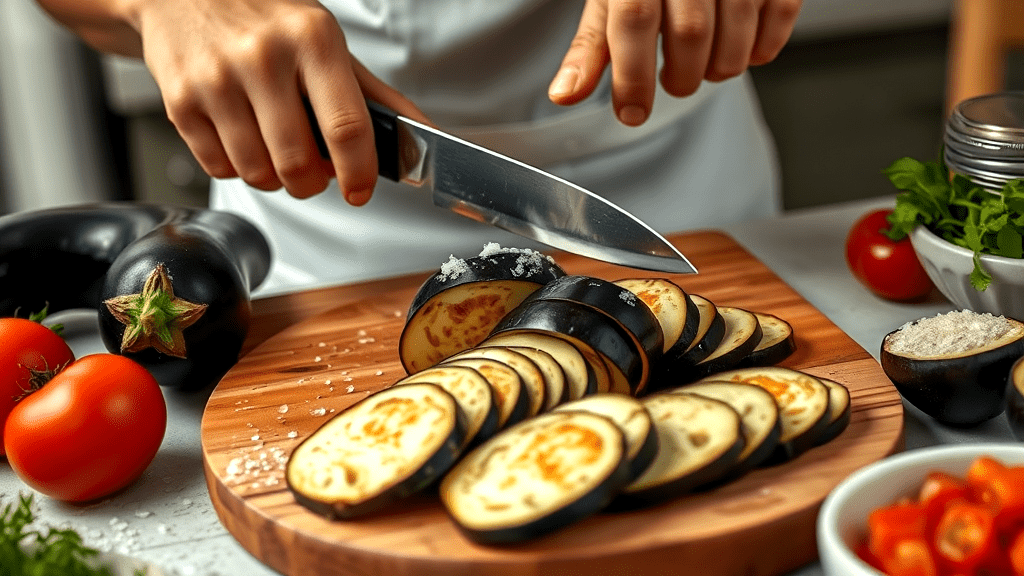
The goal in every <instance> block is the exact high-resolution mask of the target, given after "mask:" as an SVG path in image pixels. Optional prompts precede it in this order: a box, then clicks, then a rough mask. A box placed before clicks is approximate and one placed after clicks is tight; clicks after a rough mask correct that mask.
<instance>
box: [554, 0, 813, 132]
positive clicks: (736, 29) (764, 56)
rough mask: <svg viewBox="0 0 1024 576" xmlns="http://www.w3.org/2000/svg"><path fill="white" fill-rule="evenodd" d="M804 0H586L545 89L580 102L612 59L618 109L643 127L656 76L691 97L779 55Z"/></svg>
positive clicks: (563, 101)
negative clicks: (707, 84) (659, 63)
mask: <svg viewBox="0 0 1024 576" xmlns="http://www.w3.org/2000/svg"><path fill="white" fill-rule="evenodd" d="M801 2H802V0H587V3H586V5H585V6H584V8H583V14H582V16H581V17H580V24H579V28H578V29H577V32H576V36H575V38H574V39H573V42H572V45H571V46H570V48H569V50H568V52H566V55H565V58H564V59H563V60H562V66H561V68H560V69H559V70H558V73H557V74H556V75H555V78H554V80H553V81H552V83H551V86H550V88H549V89H548V95H549V97H550V99H551V101H552V102H555V103H557V104H566V105H568V104H575V103H577V102H579V101H580V100H582V99H584V98H586V97H587V96H589V95H590V94H591V93H592V92H593V91H594V88H596V87H597V84H598V81H599V80H600V78H601V74H602V73H603V72H604V69H605V67H606V66H608V65H609V64H610V65H611V74H612V105H613V107H614V109H615V114H616V116H617V117H618V118H619V121H621V122H622V123H623V124H626V125H628V126H638V125H640V124H643V123H644V121H646V120H647V116H648V115H649V114H650V111H651V106H652V105H653V104H654V92H655V82H657V81H659V80H660V82H661V85H662V87H663V88H664V89H665V91H666V92H668V93H669V94H672V95H673V96H688V95H690V94H693V93H694V92H695V91H696V90H697V88H698V87H699V86H700V83H701V81H702V80H709V81H713V82H717V81H722V80H726V79H728V78H732V77H734V76H737V75H739V74H741V73H743V71H745V70H746V69H747V68H748V67H750V66H756V65H760V64H765V63H767V62H770V61H772V60H773V59H775V57H776V56H777V55H778V54H779V52H780V51H781V50H782V47H783V46H784V45H785V44H786V42H787V41H788V40H789V36H790V34H791V33H792V31H793V24H794V23H795V22H796V18H797V14H798V13H799V11H800V6H801ZM659 35H660V36H661V50H662V54H663V57H664V65H663V67H662V69H661V72H660V74H658V73H656V72H657V71H656V68H657V56H658V53H657V51H658V37H659Z"/></svg>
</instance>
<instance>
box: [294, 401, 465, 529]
mask: <svg viewBox="0 0 1024 576" xmlns="http://www.w3.org/2000/svg"><path fill="white" fill-rule="evenodd" d="M465 433H466V431H465V426H464V423H463V419H462V415H461V413H460V411H459V405H458V403H457V402H456V401H455V398H453V397H452V395H451V394H449V393H448V392H445V391H444V389H442V388H441V387H439V386H436V385H434V384H428V383H421V384H409V385H407V386H393V387H391V388H387V389H384V390H381V391H380V392H377V393H375V394H372V395H370V396H368V397H366V398H364V399H363V400H360V401H359V402H357V403H355V404H353V405H352V406H350V407H349V408H347V409H345V410H344V411H342V412H340V413H338V414H336V415H335V416H333V417H332V418H331V419H330V420H328V421H326V422H324V424H323V425H321V426H320V427H319V428H318V429H317V430H316V431H315V432H313V433H312V434H311V435H310V436H309V437H307V438H306V439H305V440H303V441H302V442H301V443H300V444H299V445H298V446H297V447H296V448H295V450H293V451H292V453H291V456H289V458H288V462H287V464H286V466H285V480H286V482H287V485H288V489H289V490H290V491H291V492H292V494H293V496H294V497H295V500H296V501H297V502H298V503H299V504H301V505H303V506H305V507H306V508H309V509H310V510H312V511H314V512H316V513H318V514H322V515H324V516H327V517H328V518H332V519H333V518H352V517H356V516H361V515H364V514H368V513H370V512H374V511H377V510H380V509H382V508H384V507H386V506H388V505H390V504H393V503H394V502H396V501H397V500H400V499H402V498H405V497H407V496H409V495H411V494H414V493H416V492H418V491H420V490H423V489H424V488H426V487H427V486H430V485H431V484H433V483H434V482H435V481H437V479H438V478H440V477H441V476H442V475H443V474H444V473H445V472H447V471H448V469H449V468H451V467H452V466H453V465H454V464H455V462H456V460H458V458H459V456H460V454H461V451H462V447H463V445H464V443H465Z"/></svg>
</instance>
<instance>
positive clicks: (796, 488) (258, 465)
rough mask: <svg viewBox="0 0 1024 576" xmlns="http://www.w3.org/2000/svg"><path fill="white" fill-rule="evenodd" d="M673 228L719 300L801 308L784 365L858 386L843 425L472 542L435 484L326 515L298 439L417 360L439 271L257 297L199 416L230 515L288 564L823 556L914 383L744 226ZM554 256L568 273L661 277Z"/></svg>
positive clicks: (785, 314) (400, 570)
mask: <svg viewBox="0 0 1024 576" xmlns="http://www.w3.org/2000/svg"><path fill="white" fill-rule="evenodd" d="M670 240H672V242H673V243H674V244H675V245H677V246H678V247H679V248H680V249H681V250H682V251H683V253H685V254H686V255H687V257H688V258H689V259H690V261H691V262H693V264H694V265H695V266H697V268H698V270H699V271H700V273H699V274H697V275H689V276H668V277H669V278H671V279H673V280H675V281H676V282H678V283H679V284H680V285H681V286H682V287H683V288H684V289H685V290H687V291H688V292H690V293H695V294H700V295H703V296H705V297H707V298H709V299H711V300H712V301H714V302H715V303H716V304H722V305H730V306H739V307H744V308H747V309H749V310H757V311H763V312H770V313H772V314H775V315H777V316H779V317H781V318H783V319H785V320H787V321H789V322H790V323H791V324H792V325H793V328H794V332H795V337H796V341H797V346H798V348H797V351H796V353H794V354H793V355H792V356H791V357H790V358H788V359H787V360H786V361H785V362H783V363H782V365H784V366H789V367H793V368H797V369H801V370H804V371H806V372H809V373H811V374H816V375H819V376H824V377H828V378H831V379H833V380H836V381H838V382H841V383H843V384H845V385H846V386H847V387H848V388H849V389H850V391H851V395H852V408H853V413H852V418H851V423H850V425H849V427H848V428H847V430H846V431H845V432H844V433H843V434H842V435H841V436H839V437H838V438H837V439H835V440H833V441H832V442H830V443H828V444H826V445H824V446H820V447H817V448H814V449H812V450H811V451H809V452H807V453H805V454H804V455H802V456H800V457H798V458H797V459H795V460H793V461H791V462H789V463H786V464H782V465H778V466H774V467H770V468H762V469H757V470H755V471H753V472H751V473H749V474H747V475H745V476H743V477H741V478H739V479H737V480H735V481H733V482H731V483H729V484H726V485H724V486H721V487H718V488H716V489H714V490H710V491H705V492H700V493H695V494H688V495H682V496H680V497H679V498H678V499H676V500H674V501H671V502H667V503H665V504H664V505H661V506H657V507H653V508H648V509H644V510H636V511H629V512H604V513H600V514H598V515H596V516H593V517H591V518H588V519H586V520H583V521H581V522H578V523H577V524H574V525H572V526H570V527H568V528H566V529H564V530H562V531H559V532H556V533H554V534H551V535H549V536H546V537H543V538H540V539H538V540H535V541H531V542H528V543H525V544H522V545H517V546H513V547H502V548H495V547H484V546H479V545H475V544H473V543H471V542H469V541H468V540H466V539H465V538H464V537H463V536H462V535H461V534H460V533H459V532H458V530H457V529H456V528H455V526H454V525H453V524H452V522H451V521H450V520H449V519H448V517H447V515H446V514H445V512H444V510H443V508H442V507H441V505H440V504H439V502H438V500H437V498H436V496H435V495H431V494H424V495H421V496H417V497H414V498H411V499H409V500H408V501H405V502H402V503H401V504H399V505H396V506H395V507H393V508H392V509H390V510H389V511H387V512H386V513H382V514H378V515H374V516H371V517H367V518H364V519H360V520H356V521H331V520H328V519H325V518H322V517H319V516H317V515H315V514H313V513H311V512H309V511H307V510H306V509H305V508H303V507H301V506H300V505H298V504H297V503H296V502H295V500H294V499H293V498H292V496H291V494H290V493H289V491H288V489H287V487H286V485H285V482H284V463H285V461H286V459H287V456H288V454H289V453H290V451H291V450H292V449H293V448H294V447H295V446H296V445H297V444H298V442H299V441H300V440H302V439H303V438H304V437H306V436H307V435H308V434H310V433H312V432H313V431H314V430H315V429H316V428H317V427H318V426H320V425H321V424H322V423H323V422H325V421H326V420H327V419H328V418H330V417H331V416H332V415H333V414H336V413H338V412H339V411H341V410H344V409H345V408H346V407H347V406H349V405H351V404H352V403H354V402H356V401H357V400H360V399H362V398H364V397H366V396H367V395H368V394H370V393H372V392H374V391H377V390H380V389H381V388H384V387H386V386H389V385H390V384H391V383H393V382H395V381H396V380H398V379H399V378H400V377H401V376H403V375H404V371H403V370H402V368H401V364H400V362H399V360H398V353H397V348H398V337H399V334H400V332H401V329H402V326H403V324H404V320H405V312H406V309H407V307H408V305H409V303H410V301H411V299H412V296H413V294H414V293H415V291H416V289H417V288H418V287H419V285H420V283H422V281H423V280H424V279H425V278H426V277H427V275H428V274H429V273H428V272H425V273H423V274H415V275H411V276H404V277H400V278H394V279H388V280H382V281H375V282H369V283H363V284H353V285H347V286H339V287H335V288H324V289H320V290H314V291H310V292H304V293H299V294H291V295H286V296H279V297H275V298H268V299H265V300H257V301H255V302H254V313H255V318H256V320H255V322H254V325H253V330H252V334H251V335H250V338H249V341H248V343H247V346H246V350H247V353H246V354H245V355H244V356H243V357H242V359H241V360H240V361H239V363H238V364H237V365H236V366H235V367H234V368H233V369H232V370H231V371H230V372H229V373H228V374H227V376H226V377H225V378H224V379H223V380H222V381H221V382H220V383H219V385H218V386H217V387H216V389H215V390H214V391H213V393H212V395H211V397H210V400H209V403H208V405H207V407H206V411H205V413H204V416H203V420H202V429H201V436H202V441H203V458H204V465H205V469H206V478H207V483H208V486H209V489H210V497H211V500H212V501H213V505H214V507H215V509H216V510H217V513H218V515H219V517H220V520H221V521H222V522H223V524H224V525H225V527H226V528H227V530H228V531H229V532H230V533H231V534H232V535H233V536H234V537H235V538H236V539H237V540H238V541H239V542H240V543H241V544H242V546H244V547H245V548H246V549H247V550H248V551H249V552H251V553H252V554H253V555H254V556H255V557H256V558H258V559H260V560H261V561H263V562H264V563H266V564H267V565H269V566H270V567H272V568H274V569H275V570H278V571H280V572H282V573H284V574H287V575H289V576H299V575H307V574H308V575H313V574H317V575H328V574H331V575H334V574H337V575H346V576H354V575H385V574H387V575H401V576H406V575H408V576H413V575H416V576H429V575H442V574H443V575H454V574H474V575H480V574H509V575H511V574H516V575H528V574H553V575H561V574H565V575H570V574H580V575H583V574H587V575H591V574H593V575H601V574H609V575H612V574H614V575H619V574H621V575H629V576H645V575H663V574H702V575H735V574H746V575H774V574H781V573H785V572H787V571H789V570H793V569H795V568H797V567H799V566H800V565H802V564H805V563H807V562H809V561H812V560H813V559H814V558H815V557H816V546H815V534H814V523H815V519H816V516H817V511H818V508H819V506H820V504H821V502H822V501H823V500H824V498H825V496H826V495H827V494H828V492H829V491H830V490H831V489H832V488H833V487H834V486H835V485H836V484H838V483H839V482H840V481H841V480H842V479H843V478H845V477H846V476H848V475H849V474H850V473H851V472H853V471H854V470H856V469H857V468H860V467H862V466H864V465H866V464H869V463H871V462H874V461H876V460H878V459H880V458H882V457H885V456H887V455H889V454H892V453H893V452H895V451H897V450H899V449H901V448H902V441H903V408H902V404H901V402H900V396H899V394H898V393H897V392H896V390H895V388H894V387H893V386H892V384H891V382H890V381H889V380H888V378H887V377H886V376H885V374H884V372H882V369H881V367H880V366H879V365H878V363H877V362H876V361H875V360H874V359H873V358H872V357H871V356H870V354H868V353H867V352H866V351H865V350H864V349H863V348H861V347H860V346H859V345H858V344H857V343H856V342H854V341H853V340H852V339H851V338H850V337H849V336H847V335H846V334H845V333H843V332H842V331H841V330H840V329H839V328H838V327H837V326H836V325H835V324H833V323H832V322H831V321H829V320H828V319H827V318H825V316H824V315H822V314H821V313H820V312H819V311H818V310H816V309H815V308H814V307H813V306H811V305H810V304H809V303H808V302H807V301H805V300H804V299H803V298H802V297H800V295H799V294H797V293H796V292H795V291H794V290H793V289H792V288H790V287H789V286H788V285H787V284H785V283H784V282H783V281H782V280H781V279H779V278H778V277H777V276H776V275H775V274H773V273H772V272H771V270H769V269H768V268H767V267H765V266H764V265H763V264H762V263H761V262H760V261H758V260H757V259H756V258H754V257H753V256H752V255H751V254H750V253H749V252H747V251H746V250H744V249H743V248H742V247H741V246H739V244H737V243H736V242H735V241H734V240H733V239H732V238H730V237H729V236H727V235H725V234H723V233H720V232H717V231H698V232H691V233H686V234H679V235H674V236H672V237H670ZM553 255H554V256H555V258H556V260H557V261H558V262H559V264H561V265H562V267H563V268H564V269H565V270H566V272H568V273H570V274H590V275H593V276H597V277H600V278H604V279H609V280H614V279H618V278H624V277H632V276H660V274H658V273H649V272H639V271H636V270H631V269H627V268H621V267H617V266H613V265H609V264H603V263H600V262H595V261H592V260H588V259H585V258H581V257H576V256H573V255H569V254H564V253H554V254H553ZM462 256H472V254H465V255H462Z"/></svg>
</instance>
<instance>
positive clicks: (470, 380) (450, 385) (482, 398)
mask: <svg viewBox="0 0 1024 576" xmlns="http://www.w3.org/2000/svg"><path fill="white" fill-rule="evenodd" d="M420 382H429V383H431V384H436V385H438V386H440V387H441V388H443V389H444V390H445V391H446V392H448V393H449V394H451V395H452V397H454V398H455V401H456V402H458V404H459V408H460V409H462V413H463V415H464V416H465V424H466V444H474V443H479V442H481V441H483V440H486V439H487V438H490V437H491V436H493V435H494V433H495V432H497V431H498V405H497V404H496V403H495V402H494V390H493V389H492V388H491V384H490V383H489V382H488V381H487V379H486V378H484V377H483V375H481V374H480V373H479V372H477V371H476V370H474V369H472V368H469V367H468V366H431V367H430V368H427V369H426V370H420V371H419V372H417V373H415V374H412V375H409V376H406V377H405V378H402V379H401V380H399V381H398V382H395V386H404V385H407V384H415V383H420Z"/></svg>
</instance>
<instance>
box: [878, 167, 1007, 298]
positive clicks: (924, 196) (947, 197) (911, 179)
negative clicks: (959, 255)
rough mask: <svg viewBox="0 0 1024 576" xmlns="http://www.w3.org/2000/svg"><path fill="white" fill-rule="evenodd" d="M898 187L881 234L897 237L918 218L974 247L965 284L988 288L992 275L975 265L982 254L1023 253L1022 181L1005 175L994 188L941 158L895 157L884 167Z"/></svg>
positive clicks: (948, 238)
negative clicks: (956, 171)
mask: <svg viewBox="0 0 1024 576" xmlns="http://www.w3.org/2000/svg"><path fill="white" fill-rule="evenodd" d="M884 173H885V175H886V176H888V177H889V180H890V181H891V182H892V183H893V185H894V186H896V188H897V189H898V190H902V192H901V193H900V194H899V195H898V196H896V207H895V208H894V209H893V212H892V213H891V214H890V215H889V218H888V220H889V225H890V227H889V230H888V231H887V233H886V234H887V235H888V236H889V237H890V238H892V239H893V240H899V239H901V238H903V237H904V236H906V235H907V234H909V233H910V231H911V230H913V229H914V227H915V226H917V225H918V224H923V225H924V226H927V227H928V229H929V230H931V231H932V232H934V233H935V234H936V235H938V236H940V237H942V238H943V239H945V240H946V241H948V242H952V243H953V244H956V245H957V246H962V247H964V248H966V249H968V250H970V251H972V252H974V270H973V271H972V272H971V285H972V286H974V288H975V289H977V290H979V291H981V290H985V289H986V288H988V285H989V284H990V283H991V282H992V276H991V275H990V274H989V273H988V272H986V271H985V269H984V268H983V267H982V265H981V255H982V254H994V255H996V256H1005V257H1007V258H1021V257H1022V256H1024V247H1022V240H1021V239H1022V237H1024V182H1022V181H1021V180H1011V181H1010V182H1007V183H1006V185H1005V186H1003V188H1002V190H1000V192H999V193H995V192H991V191H989V190H986V189H984V188H982V187H981V186H979V185H977V184H975V183H974V182H972V181H971V180H970V179H969V178H967V177H966V176H963V175H960V174H954V175H953V177H952V178H950V172H949V170H948V169H947V168H946V164H945V162H943V161H942V156H941V154H940V155H939V160H938V161H935V162H918V161H917V160H914V159H913V158H900V159H899V160H897V161H895V162H893V164H892V165H891V166H889V167H888V168H886V169H885V170H884Z"/></svg>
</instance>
